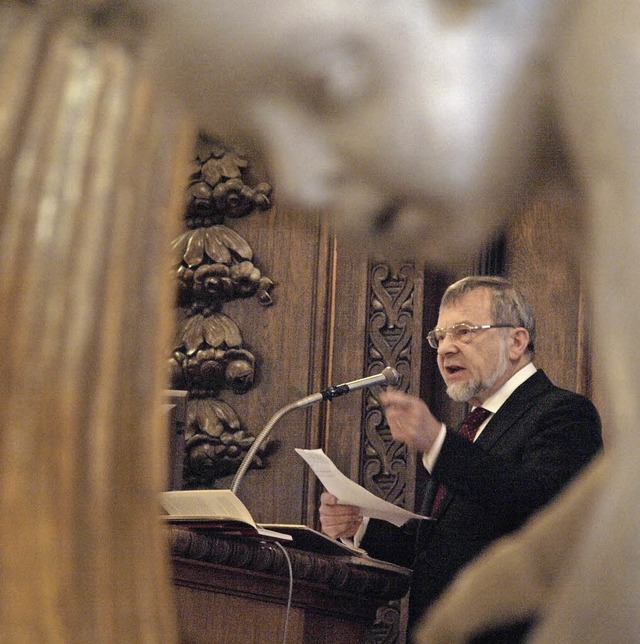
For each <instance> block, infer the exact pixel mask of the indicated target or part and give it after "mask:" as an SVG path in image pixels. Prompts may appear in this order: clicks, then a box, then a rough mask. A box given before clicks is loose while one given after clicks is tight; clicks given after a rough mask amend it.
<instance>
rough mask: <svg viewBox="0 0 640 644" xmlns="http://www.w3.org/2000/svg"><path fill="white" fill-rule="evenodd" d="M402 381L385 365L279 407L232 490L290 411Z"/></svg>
mask: <svg viewBox="0 0 640 644" xmlns="http://www.w3.org/2000/svg"><path fill="white" fill-rule="evenodd" d="M399 382H400V374H399V373H398V372H397V371H396V370H395V369H393V367H385V368H384V369H383V370H382V371H381V372H380V373H378V374H376V375H373V376H367V377H366V378H360V379H359V380H353V381H351V382H345V383H344V384H341V385H335V386H333V387H327V388H326V389H323V390H322V391H320V392H318V393H316V394H311V395H310V396H305V397H304V398H301V399H300V400H296V401H295V402H292V403H289V404H288V405H285V406H284V407H282V408H281V409H279V410H278V411H277V412H276V413H275V414H274V415H273V416H272V417H271V418H270V419H269V422H268V423H267V424H266V425H265V426H264V429H263V430H262V431H261V432H260V433H259V434H258V435H257V436H256V439H255V440H254V441H253V443H252V444H251V447H250V448H249V450H248V451H247V453H246V454H245V457H244V458H243V459H242V463H240V467H239V468H238V471H237V472H236V475H235V476H234V477H233V482H232V483H231V491H232V492H233V493H234V494H237V492H238V488H239V487H240V483H241V481H242V479H243V477H244V475H245V474H246V472H247V470H248V469H249V465H251V461H252V460H253V457H254V456H255V454H256V452H257V451H258V449H259V447H260V445H262V443H263V442H264V440H265V438H266V437H267V436H268V435H269V433H270V432H271V430H272V429H273V427H274V426H275V424H276V423H277V422H278V421H279V420H280V419H281V418H282V417H283V416H284V415H285V414H288V413H289V412H290V411H293V410H294V409H301V408H302V407H308V406H309V405H313V404H314V403H317V402H320V401H322V400H333V399H334V398H337V397H338V396H342V395H344V394H346V393H349V392H350V391H355V390H356V389H362V388H363V387H372V386H374V385H388V386H392V387H395V386H397V385H398V384H399Z"/></svg>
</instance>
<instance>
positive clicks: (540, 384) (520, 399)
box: [362, 370, 602, 625]
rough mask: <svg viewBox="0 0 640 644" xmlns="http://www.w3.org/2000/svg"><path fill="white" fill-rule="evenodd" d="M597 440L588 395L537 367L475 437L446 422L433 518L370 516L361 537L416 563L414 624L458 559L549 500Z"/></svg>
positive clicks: (379, 554) (376, 552) (371, 547)
mask: <svg viewBox="0 0 640 644" xmlns="http://www.w3.org/2000/svg"><path fill="white" fill-rule="evenodd" d="M601 447H602V436H601V426H600V418H599V416H598V412H597V411H596V409H595V407H594V406H593V404H592V403H591V402H590V401H589V400H588V399H587V398H585V397H584V396H580V395H578V394H576V393H573V392H570V391H566V390H564V389H560V388H559V387H556V386H555V385H554V384H553V383H552V382H551V381H550V380H549V379H548V378H547V376H546V375H545V374H544V373H543V372H542V371H540V370H539V371H537V372H536V373H535V374H534V375H533V376H531V377H530V378H529V379H528V380H526V381H525V382H524V383H523V384H522V385H520V386H519V387H518V388H517V389H516V390H515V391H514V392H513V394H511V396H510V397H509V398H508V399H507V400H506V402H505V403H504V404H503V405H502V407H501V408H500V409H499V410H498V412H497V413H496V414H494V416H493V417H492V418H491V420H490V421H489V423H488V424H487V426H486V427H485V428H484V430H483V432H482V433H481V434H480V436H479V437H478V439H477V440H476V442H475V443H470V442H469V441H468V440H466V439H465V438H463V437H461V436H458V435H457V429H456V430H451V431H447V436H446V438H445V440H444V444H443V445H442V450H441V452H440V455H439V457H438V460H437V462H436V465H435V467H434V471H433V473H432V477H431V479H430V481H429V482H428V484H427V489H426V493H425V503H424V504H423V508H425V510H423V512H422V513H423V514H428V509H429V508H430V506H431V502H432V500H433V496H434V494H435V489H436V487H437V485H438V483H439V482H442V483H444V484H445V485H446V486H447V489H448V492H447V495H446V496H445V497H444V499H443V501H442V505H441V510H440V512H439V518H438V519H437V520H435V521H421V522H411V524H412V525H407V526H406V527H404V528H402V529H399V528H396V527H395V526H393V525H391V524H388V523H385V522H383V521H377V520H371V521H370V522H369V527H368V528H367V531H366V534H365V538H364V540H363V543H362V547H363V548H365V549H366V550H367V551H368V552H369V554H370V555H371V556H373V557H376V558H379V559H385V560H388V561H393V562H395V563H398V564H400V565H404V566H409V567H411V568H413V580H412V585H411V595H410V601H409V622H410V625H411V624H412V622H413V621H415V619H417V618H418V617H420V615H422V613H423V612H424V611H425V610H426V609H427V608H428V606H429V605H430V604H431V603H432V602H433V601H434V600H435V599H436V598H437V597H438V595H440V593H441V592H442V591H443V590H444V588H445V587H446V586H447V584H448V583H449V582H450V581H451V579H452V578H453V576H454V575H455V574H456V572H457V571H458V570H459V569H460V568H461V567H462V566H463V565H464V564H466V563H467V562H469V561H470V560H471V559H473V558H474V557H476V556H477V555H478V554H479V553H480V552H481V551H482V550H483V549H484V548H485V547H486V546H487V545H488V544H490V543H491V542H492V541H494V540H495V539H497V538H499V537H501V536H503V535H505V534H507V533H509V532H511V531H513V530H515V529H516V528H518V527H519V526H520V525H522V523H523V522H524V521H525V520H526V519H527V518H528V517H529V516H530V515H531V514H532V513H533V512H534V511H535V510H537V509H538V508H540V507H541V506H543V505H545V504H546V503H548V502H549V501H550V500H551V499H552V498H553V497H554V496H555V495H556V494H558V492H559V491H560V490H561V489H562V488H563V487H564V486H565V485H566V483H567V482H568V481H569V480H570V479H571V478H572V477H573V476H574V475H575V474H576V473H577V472H578V470H580V469H581V468H582V467H583V466H584V465H586V464H587V463H588V462H589V461H590V460H591V458H592V457H593V456H594V455H595V454H596V452H598V450H599V449H600V448H601ZM478 601H482V599H481V598H478Z"/></svg>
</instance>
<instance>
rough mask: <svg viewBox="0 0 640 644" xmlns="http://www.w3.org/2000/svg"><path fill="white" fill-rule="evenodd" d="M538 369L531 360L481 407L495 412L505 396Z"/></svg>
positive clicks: (505, 398)
mask: <svg viewBox="0 0 640 644" xmlns="http://www.w3.org/2000/svg"><path fill="white" fill-rule="evenodd" d="M536 371H538V369H537V368H536V366H535V365H534V364H533V362H529V363H528V364H526V365H525V366H524V367H522V369H520V370H519V371H516V372H515V373H514V374H513V376H511V378H509V380H507V382H505V383H504V385H502V387H500V389H498V391H496V393H495V394H493V395H492V396H489V398H487V399H486V400H485V401H484V402H483V403H482V407H483V408H484V409H486V410H487V411H490V412H491V413H492V414H495V413H496V412H497V411H498V409H500V407H502V405H503V404H504V403H505V401H506V400H507V398H509V396H510V395H511V394H512V393H513V392H514V391H515V390H516V389H517V388H518V387H519V386H520V385H521V384H522V383H523V382H524V381H525V380H528V379H529V378H531V376H533V374H534V373H535V372H536Z"/></svg>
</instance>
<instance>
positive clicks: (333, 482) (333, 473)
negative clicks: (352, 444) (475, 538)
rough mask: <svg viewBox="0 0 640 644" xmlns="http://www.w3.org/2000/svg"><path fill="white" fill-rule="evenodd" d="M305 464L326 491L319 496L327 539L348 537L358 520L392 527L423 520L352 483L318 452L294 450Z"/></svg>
mask: <svg viewBox="0 0 640 644" xmlns="http://www.w3.org/2000/svg"><path fill="white" fill-rule="evenodd" d="M296 452H298V454H300V456H301V457H302V458H303V459H304V460H305V461H306V462H307V463H308V464H309V466H310V467H311V469H312V470H313V471H314V473H315V475H316V476H317V477H318V479H319V480H320V482H321V483H322V484H323V485H324V487H325V489H326V492H324V493H323V494H322V497H321V501H322V509H321V513H322V516H321V520H322V527H323V530H324V532H326V534H328V535H329V536H331V537H334V538H337V537H352V536H353V535H354V534H355V533H356V532H357V530H358V528H359V527H360V524H361V523H362V517H369V518H374V519H384V520H385V521H389V522H390V523H393V524H394V525H396V526H401V525H404V524H405V523H406V522H407V521H408V520H409V519H425V518H427V517H423V516H421V515H419V514H414V513H413V512H409V511H408V510H405V509H403V508H400V507H398V506H397V505H393V503H389V502H388V501H384V500H382V499H380V498H378V497H377V496H376V495H375V494H372V493H371V492H369V491H368V490H365V489H364V488H363V487H362V486H360V485H358V484H357V483H354V482H353V481H352V480H351V479H349V478H348V477H346V476H345V475H344V474H342V472H340V470H339V469H338V468H337V467H336V466H335V464H334V463H333V461H332V460H331V459H330V458H329V457H328V456H327V455H326V454H325V453H324V452H323V451H322V450H321V449H296Z"/></svg>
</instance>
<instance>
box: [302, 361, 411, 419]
mask: <svg viewBox="0 0 640 644" xmlns="http://www.w3.org/2000/svg"><path fill="white" fill-rule="evenodd" d="M399 383H400V374H399V373H398V372H397V371H396V370H395V369H393V368H392V367H385V368H384V369H383V370H382V371H381V372H380V373H378V374H376V375H375V376H367V377H366V378H360V379H359V380H352V381H351V382H345V383H344V384H342V385H335V386H333V387H327V388H326V389H323V390H322V391H320V392H319V393H317V394H311V395H310V396H307V397H306V398H301V399H300V400H298V401H297V402H295V403H293V404H294V409H299V408H300V407H308V406H309V405H313V403H317V402H320V401H321V400H333V399H334V398H337V397H338V396H343V395H344V394H348V393H349V392H350V391H355V390H356V389H362V388H363V387H372V386H373V385H389V386H391V387H397V386H398V384H399Z"/></svg>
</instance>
